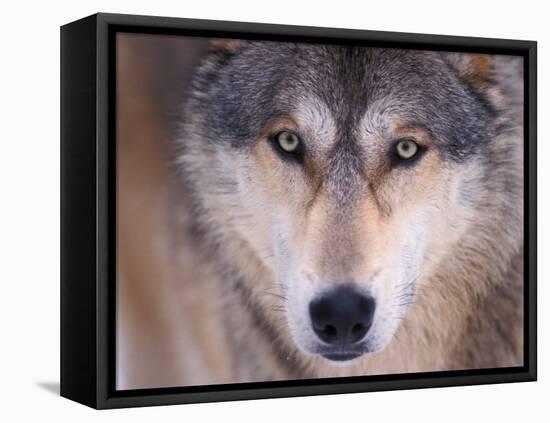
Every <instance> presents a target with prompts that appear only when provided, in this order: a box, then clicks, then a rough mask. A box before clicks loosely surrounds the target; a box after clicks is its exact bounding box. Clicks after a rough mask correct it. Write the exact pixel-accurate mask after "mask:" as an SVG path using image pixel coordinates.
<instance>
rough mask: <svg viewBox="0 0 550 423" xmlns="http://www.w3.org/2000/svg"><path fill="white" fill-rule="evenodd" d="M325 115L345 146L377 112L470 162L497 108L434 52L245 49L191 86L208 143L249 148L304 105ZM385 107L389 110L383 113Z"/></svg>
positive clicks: (210, 62) (263, 45)
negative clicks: (273, 122)
mask: <svg viewBox="0 0 550 423" xmlns="http://www.w3.org/2000/svg"><path fill="white" fill-rule="evenodd" d="M312 98H314V99H317V100H318V102H317V104H323V105H324V106H326V107H327V108H328V110H329V111H330V114H331V118H332V120H333V121H334V122H335V125H336V131H335V133H336V134H338V137H339V138H340V139H339V140H337V141H341V142H342V143H348V144H349V143H353V142H355V141H356V140H355V139H354V137H355V136H356V134H357V131H355V128H356V127H357V125H358V124H359V123H360V122H361V120H362V119H363V118H364V116H365V114H366V113H367V112H369V111H371V110H372V109H373V108H375V107H376V106H378V107H377V109H376V112H377V113H385V114H392V115H393V116H395V117H397V118H398V119H399V121H401V122H403V124H404V125H417V126H421V127H423V128H424V129H425V130H427V131H428V132H429V133H430V135H431V137H432V142H434V143H435V144H439V145H440V146H441V147H443V148H442V149H441V151H442V153H443V154H444V155H446V156H448V158H451V159H454V160H459V161H460V160H463V159H465V158H467V157H468V156H469V155H470V154H472V153H473V152H475V151H476V150H477V149H478V148H480V147H481V146H482V145H483V144H484V143H485V142H486V141H487V140H488V139H489V138H490V137H489V133H490V131H491V129H490V128H491V126H490V123H491V118H492V117H493V116H494V113H495V112H494V110H493V108H492V107H491V105H490V103H489V102H488V101H487V100H486V99H485V97H484V94H483V92H482V91H480V90H477V89H476V88H475V87H474V86H471V85H469V84H468V83H467V82H465V80H464V79H463V78H461V75H459V73H458V72H457V71H456V70H455V69H454V68H453V67H452V66H451V65H450V64H449V63H448V62H447V61H446V60H445V55H444V54H442V53H437V52H429V51H416V50H399V49H380V48H369V47H355V46H354V47H351V46H336V45H316V44H305V43H280V42H252V41H241V42H240V43H239V45H238V46H237V47H236V48H233V49H228V50H227V51H217V52H215V53H212V54H211V55H210V56H209V57H208V59H207V61H206V63H205V64H204V65H203V66H202V67H201V68H200V70H199V71H198V73H197V76H196V78H195V81H194V95H193V96H192V100H191V102H190V109H191V110H192V113H193V114H194V115H195V116H196V115H197V114H198V115H199V116H200V117H201V119H202V120H203V123H204V127H205V128H208V133H207V134H205V135H206V136H207V137H206V138H207V139H208V140H209V141H211V142H219V143H231V144H232V145H233V146H247V145H250V144H251V143H254V142H257V140H258V138H259V135H260V134H261V133H262V130H263V128H265V126H266V125H267V123H268V122H269V121H270V120H272V119H273V118H274V117H278V116H289V115H290V116H292V114H293V113H295V112H296V110H298V109H300V108H302V109H303V107H304V104H306V105H307V106H308V107H316V102H315V101H313V102H311V101H309V100H310V99H312ZM380 104H383V108H380Z"/></svg>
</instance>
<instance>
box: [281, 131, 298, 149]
mask: <svg viewBox="0 0 550 423" xmlns="http://www.w3.org/2000/svg"><path fill="white" fill-rule="evenodd" d="M275 141H277V144H279V147H280V148H281V150H283V151H284V152H285V153H296V152H297V151H298V149H299V147H300V138H298V135H296V134H293V133H292V132H288V131H281V132H279V133H278V134H277V135H275Z"/></svg>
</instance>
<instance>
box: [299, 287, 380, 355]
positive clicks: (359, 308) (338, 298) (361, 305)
mask: <svg viewBox="0 0 550 423" xmlns="http://www.w3.org/2000/svg"><path fill="white" fill-rule="evenodd" d="M374 309H375V301H374V298H372V297H370V296H367V295H365V294H362V293H361V292H359V291H358V290H357V289H356V288H355V287H354V286H353V285H342V286H338V287H336V288H333V289H331V290H330V291H328V292H326V293H324V294H322V295H321V296H319V297H318V298H316V299H314V300H313V301H311V303H310V304H309V314H310V318H311V324H312V326H313V330H314V332H315V333H316V335H317V336H318V337H319V339H321V341H323V342H325V343H327V344H329V345H332V346H337V345H338V346H342V347H345V346H350V345H353V344H356V343H358V342H360V341H361V340H362V339H363V338H364V337H365V335H366V334H367V332H368V331H369V329H370V327H371V325H372V321H373V316H374Z"/></svg>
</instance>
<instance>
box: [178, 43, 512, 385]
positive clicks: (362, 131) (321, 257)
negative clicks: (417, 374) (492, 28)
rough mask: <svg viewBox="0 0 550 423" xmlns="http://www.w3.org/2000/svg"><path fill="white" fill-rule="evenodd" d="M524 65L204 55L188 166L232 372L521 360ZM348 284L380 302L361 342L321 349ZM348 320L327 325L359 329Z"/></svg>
mask: <svg viewBox="0 0 550 423" xmlns="http://www.w3.org/2000/svg"><path fill="white" fill-rule="evenodd" d="M518 60H519V61H521V59H515V58H508V57H496V56H495V57H492V56H485V55H467V54H454V53H453V54H451V53H434V52H423V51H411V50H396V49H391V50H383V49H371V48H365V47H341V46H320V45H308V44H291V43H274V42H244V41H243V42H232V43H230V44H227V43H215V44H214V45H213V49H212V51H211V53H210V54H209V56H208V57H207V59H206V60H205V62H204V64H203V65H202V67H201V68H200V69H199V71H198V73H197V75H196V78H195V81H194V89H193V95H192V98H191V99H190V101H189V102H188V104H187V106H186V109H185V113H184V115H185V123H184V125H183V128H182V131H181V134H180V137H179V146H180V147H181V150H180V153H179V156H178V158H177V160H178V165H179V167H180V169H181V171H182V174H183V175H182V179H183V180H182V185H183V186H185V188H182V189H185V191H186V192H187V194H186V195H188V197H189V199H190V200H191V201H190V202H189V203H188V204H193V207H192V210H191V213H192V216H193V217H192V222H193V225H194V227H195V228H198V231H197V232H196V233H197V234H198V235H196V240H197V245H198V246H200V248H202V249H203V251H204V257H205V261H207V262H208V263H209V265H211V266H213V267H214V268H216V269H217V271H218V272H217V273H218V277H217V278H216V279H219V280H216V281H213V282H212V283H213V286H214V288H213V289H212V295H213V296H216V297H218V299H219V304H220V308H219V313H217V314H214V315H212V319H215V320H218V324H219V325H224V328H225V331H226V333H227V334H228V336H227V337H225V338H224V339H218V340H216V339H213V340H211V343H210V342H209V344H210V345H211V344H215V343H216V342H220V343H229V344H230V348H229V349H228V350H229V352H228V354H229V355H230V357H229V362H230V363H232V364H231V370H230V372H233V373H232V376H230V380H231V381H234V382H238V381H261V380H270V379H287V378H297V377H324V376H345V375H362V374H381V373H396V372H414V371H435V370H445V369H464V368H482V367H499V366H513V365H522V363H523V355H522V354H523V333H522V328H523V312H522V304H523V294H522V292H523V291H522V286H523V285H522V273H521V269H522V260H523V258H522V257H523V256H522V254H523V215H522V210H523V207H522V202H523V179H522V175H523V169H522V163H523V161H522V146H523V138H522V122H521V115H522V107H523V105H522V99H521V83H522V76H521V72H520V69H521V65H518V63H517V61H518ZM510 69H517V72H516V71H510ZM277 131H287V132H290V133H292V134H295V136H296V137H299V140H300V143H302V145H303V154H304V159H303V163H298V162H289V161H286V160H281V157H279V156H278V155H277V154H275V152H274V150H273V148H272V147H273V146H272V145H271V144H270V143H272V142H273V139H274V138H273V134H276V133H277ZM402 139H404V140H409V141H412V142H414V143H415V144H417V145H418V146H419V148H421V149H422V151H423V152H424V154H423V155H422V156H421V157H420V156H419V157H418V158H417V160H416V162H414V163H412V162H411V164H410V165H407V163H406V162H404V161H403V163H401V162H397V163H396V162H395V161H392V160H390V157H391V154H393V153H394V152H393V150H392V148H394V146H395V145H396V144H395V143H396V142H397V141H399V140H402ZM339 286H353V290H352V291H353V295H354V296H357V298H358V300H357V301H361V300H360V299H361V298H372V299H373V301H374V303H375V304H376V306H375V309H374V311H373V316H372V319H373V320H372V322H369V325H368V332H367V333H366V334H365V335H364V336H363V337H362V338H361V339H359V340H355V339H354V340H353V341H350V338H348V337H346V336H341V337H337V339H338V342H337V343H336V344H335V345H328V344H330V343H329V342H328V341H327V339H328V337H327V336H324V337H323V336H320V335H319V330H316V329H315V328H314V327H313V325H312V316H311V315H310V311H309V310H310V304H311V303H312V302H313V301H314V300H315V299H316V298H320V297H323V296H326V295H328V294H327V293H329V292H332V291H331V290H333V289H336V288H337V287H339ZM352 291H350V292H352ZM350 295H352V294H350ZM346 304H349V302H348V303H346ZM357 304H359V303H357ZM343 318H344V320H345V321H346V322H347V321H348V320H349V322H351V323H349V325H348V323H345V324H343V325H342V324H340V323H341V322H340V321H339V322H340V323H338V325H337V324H333V321H329V323H326V325H325V326H324V327H322V328H321V331H323V330H325V329H326V330H327V331H328V332H331V331H332V330H336V332H338V331H342V330H344V331H348V330H350V331H351V330H352V329H353V327H356V323H361V322H363V321H362V320H361V321H359V320H357V319H358V317H357V316H352V315H349V314H346V315H345V316H344V317H343ZM346 319H348V320H346ZM350 319H351V320H350ZM354 319H355V320H354ZM361 324H362V323H361ZM329 326H332V329H331V328H330V327H329ZM328 332H327V333H328ZM350 333H351V332H350ZM357 333H359V332H357ZM361 333H362V332H361ZM205 336H208V335H207V334H206V335H205ZM352 351H353V354H351V353H350V352H352ZM350 354H351V355H350ZM335 357H337V358H335ZM348 358H349V360H348ZM341 360H343V361H341Z"/></svg>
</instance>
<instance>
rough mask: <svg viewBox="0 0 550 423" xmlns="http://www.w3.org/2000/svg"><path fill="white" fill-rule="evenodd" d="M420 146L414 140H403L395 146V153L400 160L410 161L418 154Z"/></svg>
mask: <svg viewBox="0 0 550 423" xmlns="http://www.w3.org/2000/svg"><path fill="white" fill-rule="evenodd" d="M419 150H420V148H419V146H418V144H417V143H416V142H414V141H413V140H401V141H398V142H397V144H396V145H395V152H396V153H397V156H399V158H400V159H403V160H410V159H412V158H413V157H414V156H416V155H417V154H418V151H419Z"/></svg>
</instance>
